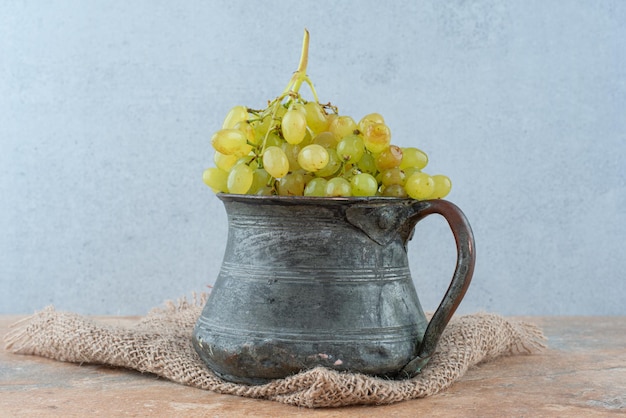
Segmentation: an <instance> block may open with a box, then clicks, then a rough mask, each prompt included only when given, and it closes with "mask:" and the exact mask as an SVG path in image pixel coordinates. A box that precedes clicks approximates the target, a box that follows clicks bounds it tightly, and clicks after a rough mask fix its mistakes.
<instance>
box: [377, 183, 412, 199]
mask: <svg viewBox="0 0 626 418" xmlns="http://www.w3.org/2000/svg"><path fill="white" fill-rule="evenodd" d="M383 196H385V197H399V198H406V197H408V195H407V194H406V190H404V187H403V186H401V185H399V184H391V185H389V186H386V187H385V188H384V189H383Z"/></svg>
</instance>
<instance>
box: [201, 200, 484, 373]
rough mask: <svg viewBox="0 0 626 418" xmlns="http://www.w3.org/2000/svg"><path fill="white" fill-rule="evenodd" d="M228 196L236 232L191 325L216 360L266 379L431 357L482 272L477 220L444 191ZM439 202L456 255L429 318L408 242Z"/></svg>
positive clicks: (204, 352) (392, 367) (223, 367)
mask: <svg viewBox="0 0 626 418" xmlns="http://www.w3.org/2000/svg"><path fill="white" fill-rule="evenodd" d="M219 196H220V198H221V199H222V201H223V202H224V205H225V208H226V212H227V214H228V222H229V230H228V241H227V245H226V250H225V255H224V260H223V263H222V267H221V270H220V273H219V276H218V278H217V280H216V283H215V286H214V287H213V290H212V293H211V295H210V297H209V300H208V301H207V304H206V306H205V308H204V310H203V313H202V315H201V317H200V318H199V320H198V322H197V324H196V328H195V330H194V334H193V343H194V346H195V348H196V350H197V351H198V353H199V354H200V356H201V357H202V359H203V360H204V361H205V362H206V363H207V364H208V366H209V367H210V368H211V369H212V370H213V371H214V372H216V373H217V374H219V375H221V376H222V377H223V378H225V379H227V380H231V381H235V382H242V383H248V384H260V383H264V382H267V381H268V380H270V379H275V378H282V377H286V376H288V375H291V374H294V373H297V372H298V371H300V370H303V369H309V368H312V367H315V366H320V365H321V366H326V367H330V368H334V369H337V370H349V371H355V372H362V373H367V374H373V375H380V376H387V377H404V376H407V375H412V374H415V373H416V372H418V371H419V369H420V368H421V367H422V365H423V364H425V363H426V361H427V360H428V358H429V357H430V355H431V354H432V352H433V350H434V348H435V347H436V344H437V341H438V339H439V337H440V335H441V332H442V331H443V329H444V328H445V326H446V324H447V323H448V320H449V319H450V317H451V316H452V314H453V313H454V310H455V309H456V307H457V306H458V304H459V303H460V301H461V299H462V298H463V295H464V293H465V291H466V289H467V287H468V285H469V282H470V280H471V276H472V272H473V266H474V250H473V246H474V244H473V237H472V233H471V229H470V227H469V224H468V223H467V220H466V219H465V217H464V215H463V214H462V212H461V211H460V210H459V209H458V208H457V207H456V206H454V205H453V204H451V203H450V202H447V201H443V200H433V201H424V202H416V201H413V200H408V199H406V200H405V199H390V198H327V199H326V198H306V197H276V196H273V197H268V196H262V197H261V196H245V195H219ZM432 213H439V214H441V215H443V216H444V217H445V218H446V219H447V220H448V223H449V224H450V227H451V229H452V231H453V234H454V236H455V240H456V243H457V248H458V252H459V256H458V261H457V268H456V271H455V273H454V277H453V279H452V283H451V285H450V288H449V289H448V292H447V293H446V296H445V297H444V299H443V301H442V303H441V305H440V307H439V308H438V309H437V311H436V312H435V314H434V316H433V320H432V321H431V322H430V324H428V322H427V320H426V318H425V316H424V312H423V311H422V308H421V306H420V302H419V299H418V296H417V293H416V291H415V288H414V286H413V280H412V278H411V274H410V271H409V265H408V259H407V251H406V247H407V246H406V244H407V241H408V240H409V239H410V237H411V236H412V233H413V228H414V227H415V224H416V223H417V222H418V221H419V220H421V219H423V218H424V217H425V216H428V215H430V214H432ZM427 328H428V329H427Z"/></svg>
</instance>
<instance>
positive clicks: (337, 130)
mask: <svg viewBox="0 0 626 418" xmlns="http://www.w3.org/2000/svg"><path fill="white" fill-rule="evenodd" d="M328 130H329V131H330V132H332V133H333V135H335V138H337V140H338V141H339V140H340V139H341V138H343V137H344V136H348V135H352V134H353V133H354V132H355V131H357V130H358V127H357V125H356V122H355V121H354V119H352V118H351V117H350V116H338V117H336V118H335V119H334V120H333V121H332V122H331V123H330V125H329V126H328Z"/></svg>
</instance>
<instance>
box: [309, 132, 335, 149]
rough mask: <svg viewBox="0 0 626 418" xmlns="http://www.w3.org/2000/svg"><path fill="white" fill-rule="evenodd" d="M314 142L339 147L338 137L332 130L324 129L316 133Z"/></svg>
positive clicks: (325, 146) (329, 146)
mask: <svg viewBox="0 0 626 418" xmlns="http://www.w3.org/2000/svg"><path fill="white" fill-rule="evenodd" d="M313 143H314V144H317V145H321V146H323V147H324V148H337V138H335V135H334V134H333V133H332V132H328V131H324V132H320V133H319V134H317V135H315V137H314V138H313Z"/></svg>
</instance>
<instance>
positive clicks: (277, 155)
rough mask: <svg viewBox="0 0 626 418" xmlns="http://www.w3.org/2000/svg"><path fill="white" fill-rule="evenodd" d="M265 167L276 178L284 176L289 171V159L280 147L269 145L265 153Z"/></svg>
mask: <svg viewBox="0 0 626 418" xmlns="http://www.w3.org/2000/svg"><path fill="white" fill-rule="evenodd" d="M263 168H264V169H265V171H267V172H268V173H269V174H270V176H272V177H274V178H281V177H284V176H285V175H286V174H287V173H288V172H289V159H288V158H287V155H286V154H285V152H284V151H283V150H282V149H280V148H279V147H276V146H271V147H267V148H266V149H265V152H264V153H263Z"/></svg>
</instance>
